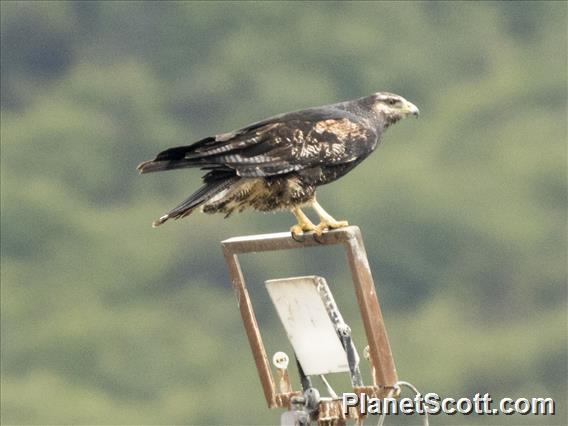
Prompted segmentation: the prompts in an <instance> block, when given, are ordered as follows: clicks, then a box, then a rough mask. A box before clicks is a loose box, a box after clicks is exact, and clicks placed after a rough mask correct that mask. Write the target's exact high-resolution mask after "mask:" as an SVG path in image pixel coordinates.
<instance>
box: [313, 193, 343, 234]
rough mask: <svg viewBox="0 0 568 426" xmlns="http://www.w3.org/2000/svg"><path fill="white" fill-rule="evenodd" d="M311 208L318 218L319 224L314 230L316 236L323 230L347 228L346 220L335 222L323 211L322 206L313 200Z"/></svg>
mask: <svg viewBox="0 0 568 426" xmlns="http://www.w3.org/2000/svg"><path fill="white" fill-rule="evenodd" d="M312 207H313V208H314V210H315V211H316V213H317V214H318V216H319V218H320V223H319V224H318V226H316V229H315V230H314V231H315V233H316V234H317V235H321V234H322V232H323V231H324V230H325V229H337V228H344V227H346V226H349V223H348V222H347V221H346V220H339V221H338V220H335V219H334V218H333V217H332V216H331V215H330V214H329V213H328V212H326V211H325V210H324V209H323V207H322V206H320V204H319V203H318V202H317V201H316V200H315V198H314V200H313V202H312Z"/></svg>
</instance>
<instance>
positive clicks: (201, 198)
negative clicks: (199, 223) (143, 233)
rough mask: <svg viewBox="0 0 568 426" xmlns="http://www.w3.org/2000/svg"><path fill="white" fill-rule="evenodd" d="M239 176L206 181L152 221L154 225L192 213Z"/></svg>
mask: <svg viewBox="0 0 568 426" xmlns="http://www.w3.org/2000/svg"><path fill="white" fill-rule="evenodd" d="M237 179H238V178H232V179H224V180H217V181H213V182H209V183H206V184H205V185H203V186H202V187H201V188H199V189H198V190H197V191H196V192H194V193H193V194H191V195H190V196H189V197H188V198H187V199H185V200H184V201H183V202H181V203H180V204H179V205H178V206H176V207H175V208H173V209H172V210H170V211H169V212H168V213H166V214H165V215H163V216H162V217H160V218H159V219H156V220H155V221H154V222H153V223H152V227H154V228H156V227H158V226H160V225H162V224H163V223H164V222H166V221H167V220H168V219H179V218H182V217H185V216H188V215H190V214H191V213H192V212H193V210H195V209H196V208H197V207H199V206H200V205H201V204H203V203H205V202H207V201H208V200H210V199H211V198H213V197H214V196H215V195H217V194H219V193H220V192H221V191H223V190H225V189H227V188H228V187H229V186H231V185H232V184H233V183H234V182H235V180H237Z"/></svg>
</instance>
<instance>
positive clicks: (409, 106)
mask: <svg viewBox="0 0 568 426" xmlns="http://www.w3.org/2000/svg"><path fill="white" fill-rule="evenodd" d="M403 111H404V112H405V113H406V115H409V114H412V115H414V116H415V117H418V116H419V115H420V110H419V109H418V107H417V106H416V105H414V104H413V103H412V102H408V101H406V104H405V105H404V109H403Z"/></svg>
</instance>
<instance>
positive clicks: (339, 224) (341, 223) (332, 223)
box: [314, 220, 349, 236]
mask: <svg viewBox="0 0 568 426" xmlns="http://www.w3.org/2000/svg"><path fill="white" fill-rule="evenodd" d="M346 226H349V222H347V221H346V220H322V221H321V222H320V223H319V224H318V226H316V229H314V232H315V234H316V235H318V236H319V235H321V234H322V233H323V231H325V230H327V229H337V228H345V227H346Z"/></svg>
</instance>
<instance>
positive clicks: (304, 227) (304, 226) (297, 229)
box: [290, 222, 317, 236]
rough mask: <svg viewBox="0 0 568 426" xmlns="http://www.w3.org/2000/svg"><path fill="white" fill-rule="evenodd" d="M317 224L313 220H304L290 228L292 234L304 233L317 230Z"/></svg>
mask: <svg viewBox="0 0 568 426" xmlns="http://www.w3.org/2000/svg"><path fill="white" fill-rule="evenodd" d="M316 228H317V226H315V225H314V224H313V223H312V222H304V223H298V224H297V225H294V226H292V227H291V228H290V232H291V233H292V236H298V235H302V234H303V233H304V232H310V231H315V230H316Z"/></svg>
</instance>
